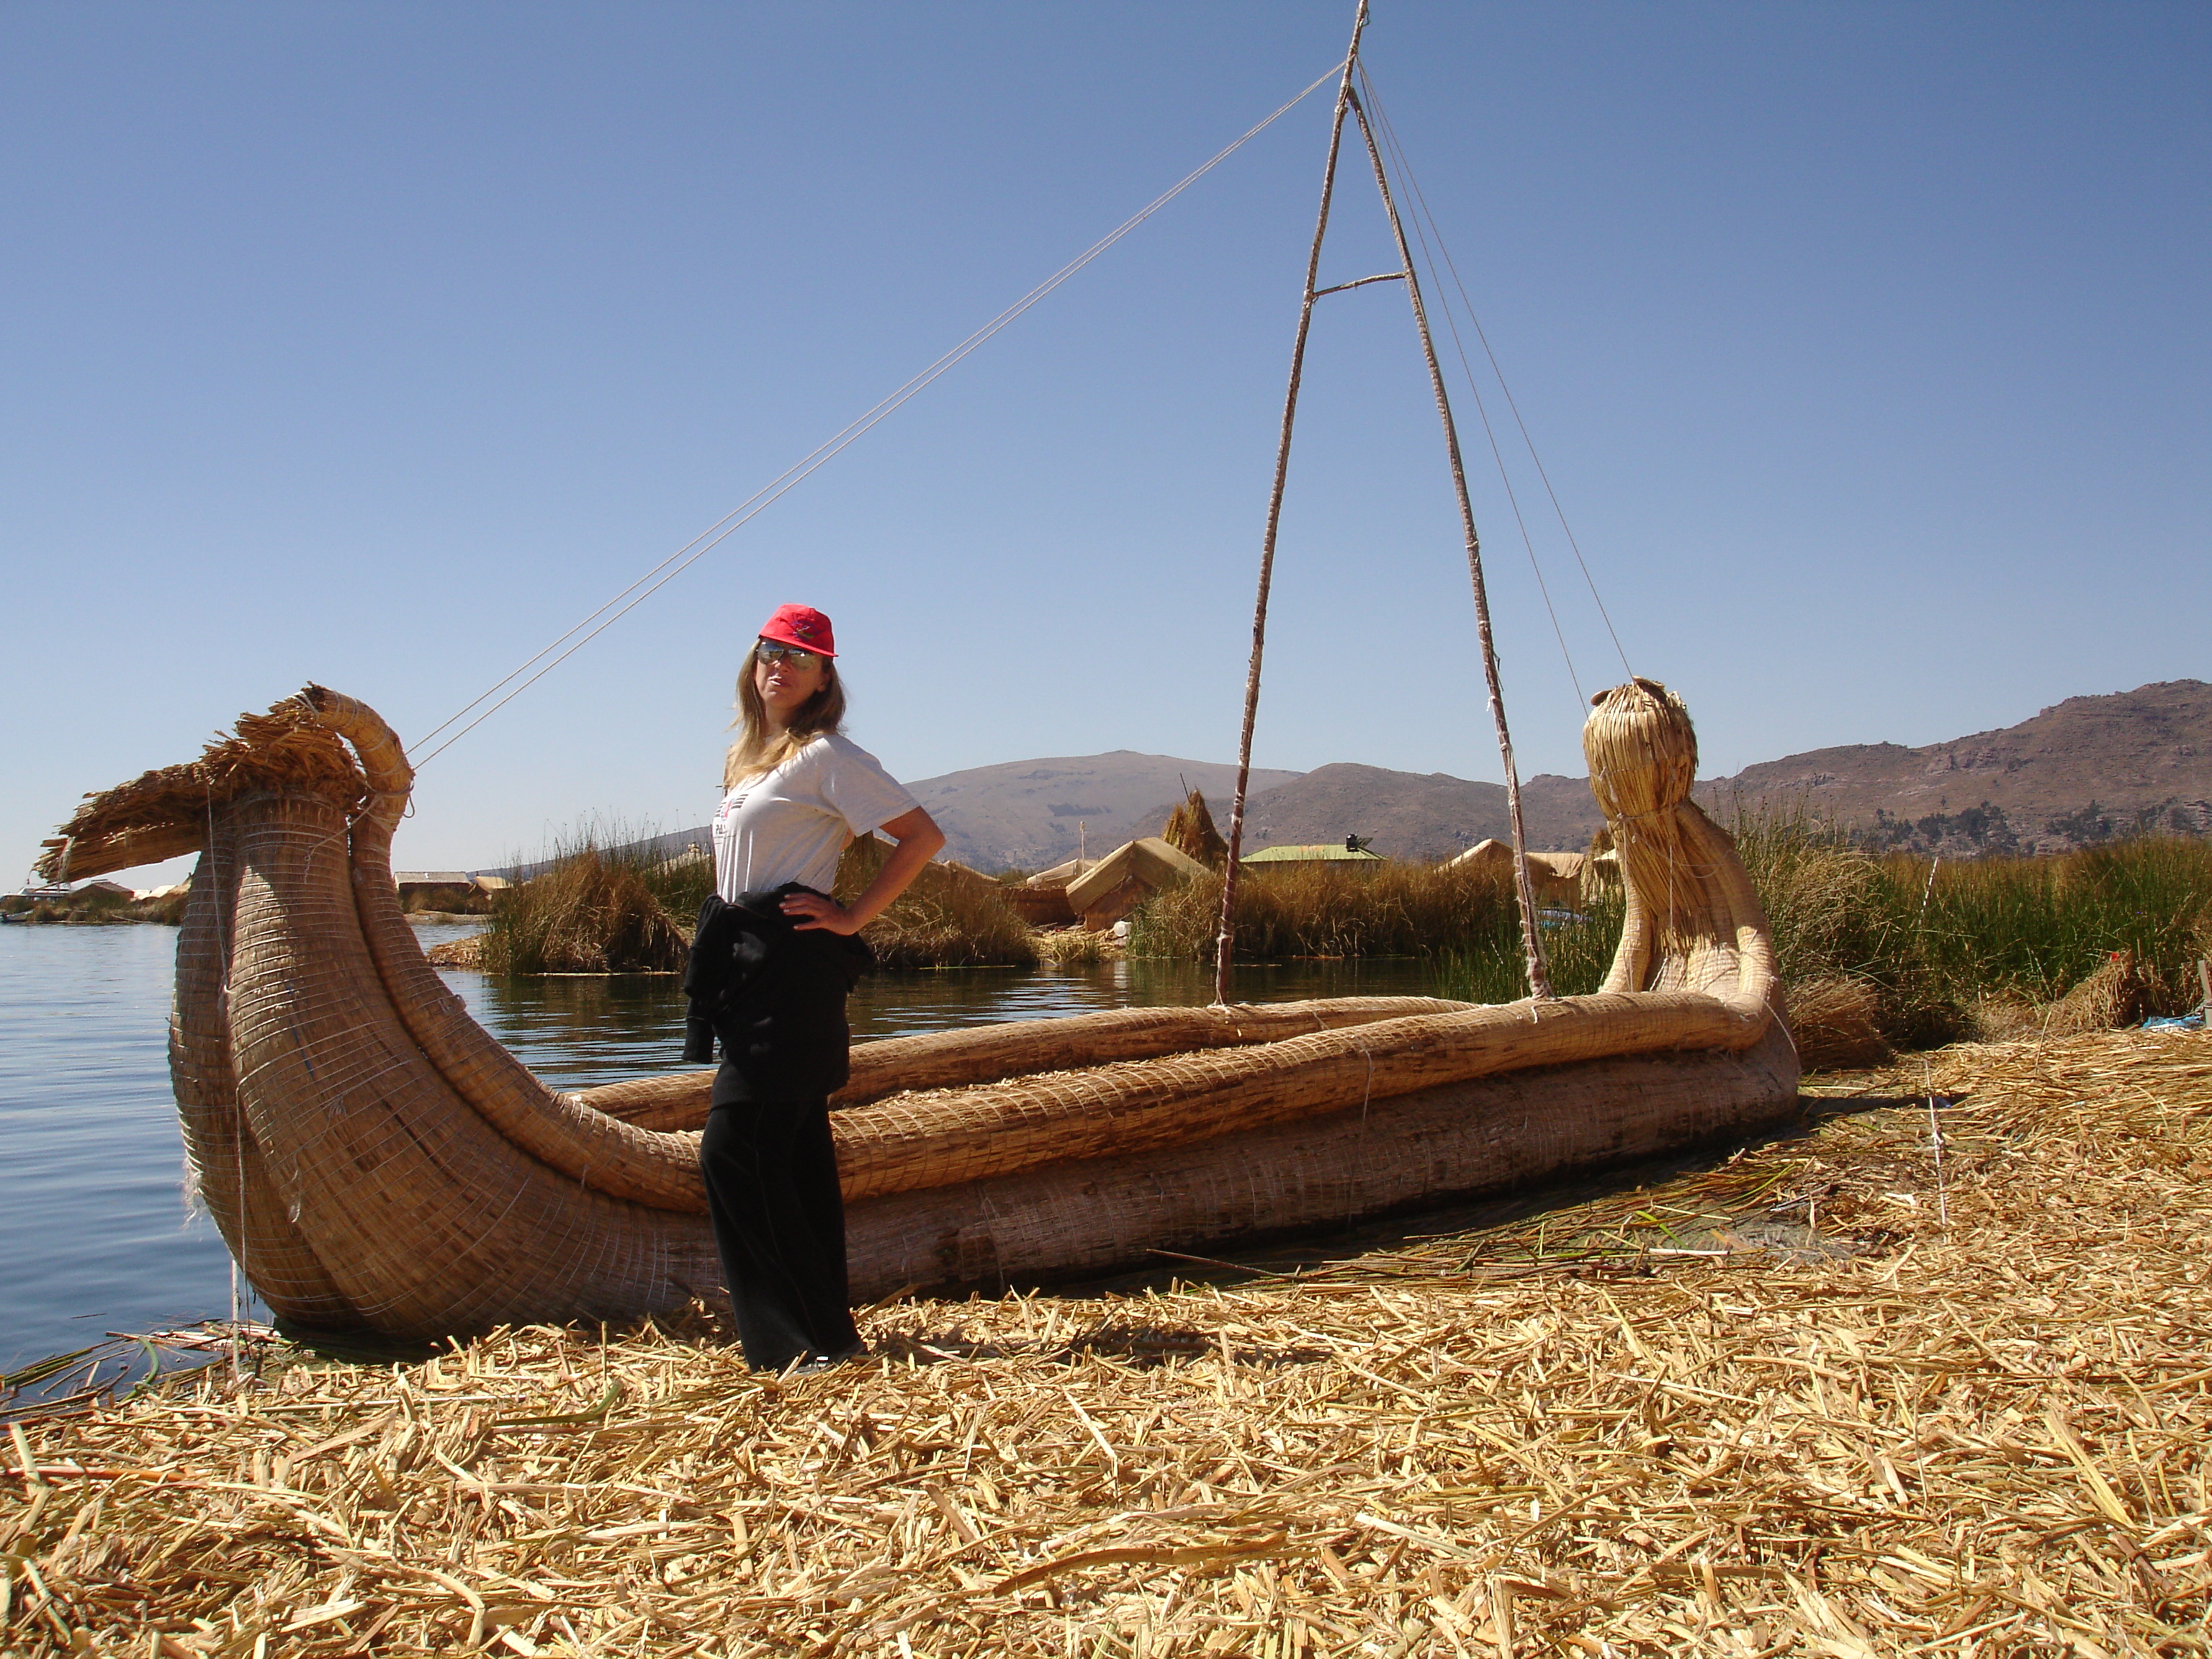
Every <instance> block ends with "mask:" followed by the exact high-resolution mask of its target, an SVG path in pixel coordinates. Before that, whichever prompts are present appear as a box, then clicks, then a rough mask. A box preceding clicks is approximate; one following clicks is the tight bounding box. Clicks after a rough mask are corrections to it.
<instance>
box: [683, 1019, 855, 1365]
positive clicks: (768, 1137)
mask: <svg viewBox="0 0 2212 1659" xmlns="http://www.w3.org/2000/svg"><path fill="white" fill-rule="evenodd" d="M728 1085H735V1075H734V1073H732V1069H731V1067H730V1066H729V1064H728V1062H726V1061H725V1062H724V1063H723V1066H722V1069H721V1072H720V1073H719V1074H718V1075H717V1076H716V1078H715V1079H714V1097H713V1098H714V1106H713V1109H712V1110H710V1111H709V1112H708V1114H707V1128H706V1132H705V1133H703V1134H702V1136H701V1137H700V1139H699V1171H700V1173H701V1174H702V1176H705V1177H706V1182H707V1210H708V1216H709V1217H710V1218H711V1219H712V1220H713V1222H714V1243H715V1245H716V1247H717V1248H718V1249H720V1252H721V1256H722V1278H723V1282H724V1283H725V1284H726V1285H728V1286H729V1290H730V1300H731V1301H732V1303H734V1304H736V1307H737V1316H738V1340H739V1341H740V1342H742V1343H743V1344H744V1350H745V1363H746V1364H749V1365H750V1366H751V1367H752V1368H753V1369H754V1370H769V1371H780V1370H782V1369H783V1368H784V1367H785V1366H787V1365H788V1364H791V1362H792V1361H793V1360H794V1359H801V1358H827V1357H829V1356H830V1355H832V1354H841V1353H843V1352H847V1351H848V1350H849V1349H851V1348H854V1347H856V1346H859V1344H860V1332H859V1330H858V1329H857V1328H855V1327H854V1324H853V1312H852V1309H851V1308H850V1306H849V1305H848V1302H847V1289H846V1281H845V1200H844V1195H843V1194H842V1193H841V1192H840V1191H839V1189H838V1186H837V1150H836V1146H835V1145H834V1144H833V1143H832V1142H831V1140H830V1139H829V1100H828V1099H827V1097H823V1096H820V1095H817V1096H815V1097H813V1098H811V1099H806V1100H765V1101H763V1100H730V1099H726V1098H725V1095H726V1092H737V1093H742V1092H743V1090H742V1088H741V1087H736V1086H728Z"/></svg>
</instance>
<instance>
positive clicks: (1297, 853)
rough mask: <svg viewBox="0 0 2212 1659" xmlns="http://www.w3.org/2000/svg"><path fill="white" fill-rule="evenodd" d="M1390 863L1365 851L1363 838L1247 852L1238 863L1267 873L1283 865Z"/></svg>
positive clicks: (1367, 864)
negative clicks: (1316, 845) (1312, 845)
mask: <svg viewBox="0 0 2212 1659" xmlns="http://www.w3.org/2000/svg"><path fill="white" fill-rule="evenodd" d="M1389 861H1390V860H1388V859H1386V858H1384V857H1383V855H1382V854H1380V853H1370V852H1369V851H1368V850H1367V841H1366V838H1365V837H1364V836H1346V837H1345V838H1344V840H1343V842H1342V843H1341V844H1340V843H1338V842H1333V841H1332V842H1322V844H1321V845H1320V846H1318V847H1263V848H1261V849H1260V850H1259V851H1258V852H1256V853H1247V854H1245V855H1244V856H1243V858H1241V859H1239V860H1237V862H1238V863H1239V864H1241V865H1243V866H1244V867H1245V868H1246V869H1248V870H1250V869H1255V868H1257V869H1261V870H1266V869H1269V868H1272V867H1273V866H1277V865H1285V864H1331V865H1348V866H1353V867H1363V866H1364V867H1368V868H1372V867H1373V866H1376V865H1378V864H1388V863H1389Z"/></svg>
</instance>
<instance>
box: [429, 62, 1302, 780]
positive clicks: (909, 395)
mask: <svg viewBox="0 0 2212 1659" xmlns="http://www.w3.org/2000/svg"><path fill="white" fill-rule="evenodd" d="M1344 67H1345V65H1344V64H1342V63H1341V62H1339V63H1335V64H1331V65H1329V67H1328V69H1327V70H1325V71H1323V72H1322V74H1321V75H1319V76H1316V77H1315V78H1314V80H1313V81H1312V82H1310V84H1309V85H1308V86H1307V87H1306V88H1305V89H1304V91H1302V92H1300V93H1299V94H1297V96H1296V97H1295V98H1292V99H1291V100H1289V101H1288V102H1286V103H1285V104H1284V105H1283V106H1281V107H1280V108H1279V109H1277V110H1276V111H1275V112H1273V114H1271V115H1269V116H1267V118H1265V119H1264V120H1261V121H1259V122H1257V123H1255V125H1252V126H1251V127H1250V128H1249V129H1247V130H1246V131H1245V132H1244V134H1243V136H1242V137H1239V138H1238V139H1237V141H1236V142H1235V143H1231V144H1229V145H1227V146H1225V148H1223V149H1220V150H1219V151H1218V152H1217V153H1216V154H1215V155H1213V156H1212V158H1211V159H1209V160H1208V161H1206V162H1205V163H1204V164H1203V165H1201V166H1200V167H1194V168H1193V169H1192V170H1191V171H1190V172H1189V173H1186V174H1185V175H1184V176H1183V177H1182V179H1180V180H1178V181H1177V182H1176V184H1175V185H1173V186H1172V187H1171V188H1170V189H1169V190H1167V191H1163V192H1162V193H1161V194H1160V195H1158V196H1157V197H1154V198H1153V199H1152V201H1151V202H1149V203H1147V204H1146V205H1145V206H1144V207H1142V208H1140V209H1139V210H1137V211H1136V212H1135V213H1133V214H1131V215H1130V216H1129V217H1127V219H1124V220H1123V221H1122V222H1121V223H1120V224H1119V225H1116V226H1115V228H1113V229H1112V230H1110V231H1109V232H1108V233H1107V234H1105V235H1104V236H1102V237H1100V238H1099V239H1098V240H1097V241H1096V242H1093V243H1092V244H1091V246H1089V247H1088V248H1085V250H1084V251H1083V252H1081V253H1079V254H1078V255H1077V256H1076V257H1075V258H1073V259H1071V260H1069V261H1068V262H1067V263H1066V264H1064V265H1062V266H1061V267H1060V269H1059V270H1056V271H1054V272H1053V274H1052V275H1051V276H1048V277H1046V278H1045V280H1044V281H1042V283H1038V284H1037V285H1036V287H1035V288H1033V289H1030V291H1029V292H1028V293H1027V294H1024V295H1022V297H1021V298H1020V299H1018V300H1017V301H1014V303H1013V304H1012V305H1010V306H1008V307H1006V309H1005V310H1004V311H1002V312H1000V313H999V314H998V315H997V316H995V317H994V318H992V319H991V320H990V321H989V322H987V323H986V324H984V325H983V326H982V327H981V328H979V329H977V330H976V331H975V332H974V333H973V334H970V335H969V337H967V338H966V339H964V340H963V341H961V342H960V343H959V344H958V345H956V346H954V347H953V348H952V349H951V350H950V351H948V352H946V353H945V355H944V356H941V357H939V359H938V360H937V361H936V362H933V363H932V364H930V365H929V367H928V368H925V369H923V370H922V371H921V373H920V374H916V375H915V376H914V378H913V379H911V380H908V381H907V382H906V383H905V384H904V385H903V386H900V387H899V388H898V389H897V390H896V391H895V392H891V393H890V394H889V395H888V396H886V397H884V398H883V399H881V400H880V401H879V402H878V403H877V404H874V405H873V406H872V407H871V408H870V409H868V410H866V412H864V413H863V414H861V415H860V416H857V417H855V418H854V420H853V421H852V422H849V423H848V424H847V425H846V426H844V427H842V428H840V429H839V430H838V431H836V433H834V434H832V435H830V436H829V438H827V439H825V440H823V442H822V443H820V444H819V445H817V447H815V448H813V449H812V450H810V451H809V452H808V453H806V454H805V455H804V456H802V457H800V458H799V459H798V460H796V461H794V462H793V463H792V465H789V466H788V467H787V468H785V469H784V470H783V471H781V472H779V473H778V474H777V475H776V476H775V477H773V478H771V479H770V480H769V482H768V483H765V484H763V485H762V486H761V488H760V489H757V490H756V491H754V492H753V494H751V495H749V496H747V497H746V498H745V499H744V501H740V502H739V503H738V505H737V506H736V507H732V509H731V510H730V511H729V512H728V513H726V514H724V515H723V516H722V517H721V518H720V519H718V520H715V521H714V523H713V524H711V525H709V526H708V527H707V528H706V529H705V530H702V532H699V534H698V535H696V536H695V537H693V538H691V539H690V541H688V542H686V543H684V545H683V546H681V547H679V548H678V549H677V550H676V551H675V552H673V553H671V554H670V555H669V556H667V557H666V558H665V559H663V560H662V561H661V562H659V564H657V565H655V566H653V568H652V569H650V570H648V571H647V572H646V573H645V574H643V575H641V576H640V577H639V578H638V579H637V580H635V581H634V582H632V583H631V584H630V585H629V586H628V587H625V588H623V590H622V592H619V593H617V594H616V595H615V596H614V597H613V598H612V599H609V600H608V601H607V602H606V603H605V605H601V606H600V607H599V609H598V610H596V611H592V613H591V614H590V615H589V616H587V617H585V618H584V619H583V620H582V621H581V622H580V623H577V624H576V625H575V626H574V628H571V629H569V630H568V632H567V633H565V634H563V635H561V636H560V637H559V638H558V639H556V640H555V641H552V642H551V643H550V644H549V645H547V646H546V647H544V649H543V650H541V651H539V652H538V653H537V654H536V655H535V656H533V657H531V658H530V659H528V660H527V661H526V662H524V663H522V664H521V665H520V666H518V667H517V668H516V669H515V670H514V671H513V672H512V673H509V674H508V675H507V676H506V677H505V678H502V679H501V680H499V681H497V682H496V683H495V684H492V685H490V686H489V687H487V688H486V689H485V690H483V693H482V694H481V695H479V696H477V697H476V698H474V699H473V700H472V701H471V702H467V703H465V704H463V705H462V706H461V707H460V708H457V709H455V710H454V711H453V713H452V714H449V715H447V717H446V718H445V719H444V720H441V721H440V722H439V723H438V724H437V725H435V726H432V727H431V728H430V729H429V730H428V732H424V733H423V734H422V736H421V737H419V738H416V739H415V740H414V742H413V743H412V744H410V745H409V747H410V749H419V748H421V746H422V744H427V743H428V742H429V741H430V739H431V738H435V737H436V736H437V735H438V734H439V733H440V732H443V731H445V730H446V729H447V727H449V726H453V725H455V724H456V723H457V722H459V720H462V719H464V718H465V716H467V715H468V714H471V713H472V712H473V711H475V710H477V709H478V708H483V705H484V704H486V703H488V702H489V703H490V707H489V708H483V713H482V714H477V717H476V718H475V719H474V720H470V721H469V723H468V724H467V725H465V726H461V728H460V729H459V731H457V732H454V733H453V735H452V736H451V737H449V738H447V739H446V740H445V741H444V742H443V743H441V744H439V745H438V746H437V747H436V748H435V749H431V750H427V751H426V752H424V753H422V754H418V755H416V757H415V765H416V768H417V769H420V768H422V767H423V766H426V765H428V763H430V762H431V761H434V760H435V759H436V758H437V757H439V756H440V755H442V754H444V753H445V752H446V750H448V749H450V748H452V747H453V745H454V744H456V743H459V741H460V740H461V739H462V738H465V737H466V736H467V735H468V734H469V733H470V732H473V731H474V730H476V728H477V726H481V725H483V723H484V721H486V720H489V719H490V718H491V717H492V716H493V715H494V714H497V713H498V712H499V711H500V710H501V709H502V708H505V707H506V706H507V704H508V703H510V702H513V701H514V699H515V698H517V697H519V696H521V695H522V694H523V693H524V692H525V691H526V690H529V689H530V688H531V687H532V686H533V685H535V684H537V683H538V681H539V680H541V679H543V678H545V676H546V675H548V674H550V673H551V672H552V671H554V670H555V669H556V668H558V667H559V666H560V665H562V663H564V662H566V661H567V660H568V659H569V658H570V657H573V656H574V655H575V654H576V653H577V652H579V651H580V650H582V649H583V648H584V647H586V645H588V644H590V643H591V642H592V641H593V640H595V639H597V638H598V637H599V635H601V634H603V633H605V631H606V630H607V629H609V628H611V627H612V626H613V625H614V624H615V623H617V622H619V621H621V620H622V618H623V617H625V616H627V615H629V612H630V611H634V610H635V609H636V608H637V607H638V606H639V605H642V604H643V603H644V602H645V601H646V600H647V599H650V598H652V597H653V594H655V593H656V592H659V590H660V589H661V588H663V587H665V586H667V585H668V584H669V583H670V582H671V581H673V580H675V579H676V578H677V577H678V576H679V575H681V574H683V573H684V571H686V570H688V569H690V568H691V567H692V566H693V565H695V564H696V563H697V562H699V561H700V560H701V559H702V558H704V557H706V556H707V555H708V553H710V552H712V551H713V550H714V549H715V548H716V547H718V546H720V544H722V543H723V542H724V541H726V540H727V539H728V538H730V537H731V536H732V535H734V534H735V533H736V532H738V530H740V529H742V528H743V527H744V526H745V525H746V524H747V523H749V522H750V520H753V519H755V518H757V517H758V516H759V515H760V514H761V513H763V512H764V511H766V510H767V509H768V508H769V507H770V506H772V505H774V504H775V501H778V500H780V499H781V497H782V496H784V495H787V494H789V493H790V491H791V490H792V489H795V488H796V487H797V486H798V485H799V483H802V482H804V481H805V479H806V478H807V477H810V476H811V474H813V473H815V472H817V471H820V469H821V468H822V467H823V466H824V465H827V464H828V463H829V461H831V460H832V459H835V458H836V456H837V455H838V454H840V453H842V452H843V451H844V450H846V449H848V448H849V447H851V446H852V445H853V444H854V443H855V442H857V441H859V440H860V438H862V437H864V436H865V435H866V434H867V433H868V432H869V431H871V430H872V428H875V427H877V426H878V425H880V424H881V423H882V422H884V421H885V420H887V419H889V418H890V416H892V415H894V414H896V413H897V412H898V410H900V409H901V408H902V407H903V406H904V405H905V404H908V403H909V402H911V401H912V400H913V399H914V398H915V397H916V396H918V395H919V394H920V393H921V392H923V391H924V390H925V389H927V387H928V386H930V384H931V383H932V382H933V381H935V380H938V379H939V377H940V376H942V375H943V374H945V373H946V372H947V371H948V370H950V369H951V368H953V367H954V366H955V365H957V363H959V362H961V361H962V360H963V358H966V357H967V356H969V355H970V354H972V353H973V352H975V350H976V349H979V348H980V347H981V346H982V345H983V344H985V343H987V342H988V341H989V340H990V339H991V338H992V337H994V335H996V334H998V333H1000V331H1002V330H1004V329H1005V328H1006V326H1007V325H1010V324H1011V323H1012V322H1013V321H1014V320H1015V319H1017V318H1018V317H1020V316H1021V315H1022V314H1023V313H1024V312H1026V311H1028V310H1030V308H1031V307H1034V306H1035V305H1036V304H1037V303H1038V302H1039V301H1042V300H1043V299H1044V298H1045V297H1046V296H1047V295H1049V294H1051V293H1052V292H1053V291H1054V289H1057V288H1059V287H1060V286H1061V285H1062V284H1063V283H1066V282H1067V281H1068V279H1069V278H1070V277H1073V276H1075V275H1076V274H1077V273H1078V272H1079V271H1081V270H1083V269H1084V268H1085V266H1087V265H1089V264H1091V263H1092V262H1093V261H1095V260H1096V259H1097V258H1099V257H1100V256H1101V255H1102V254H1103V253H1105V252H1107V251H1108V250H1109V249H1110V248H1111V247H1113V246H1114V245H1115V243H1117V242H1119V241H1120V240H1121V239H1122V238H1123V237H1125V236H1127V234H1129V233H1130V232H1131V231H1133V230H1134V229H1136V228H1137V227H1138V226H1139V225H1141V224H1143V223H1144V222H1145V221H1146V220H1147V219H1149V218H1151V217H1152V216H1153V215H1154V214H1156V213H1158V211H1159V210H1161V209H1162V208H1164V207H1165V206H1167V204H1169V203H1170V202H1172V201H1174V200H1175V198H1176V197H1178V196H1180V195H1182V193H1183V191H1187V190H1188V189H1189V188H1190V187H1191V186H1192V185H1194V184H1196V183H1197V182H1198V181H1199V180H1200V179H1203V178H1204V177H1206V174H1207V173H1211V172H1212V171H1213V170H1214V168H1216V167H1219V166H1220V165H1221V164H1222V163H1223V162H1224V161H1227V160H1228V159H1229V158H1230V157H1231V156H1232V155H1235V154H1236V153H1237V151H1238V150H1240V149H1243V148H1244V146H1245V145H1247V144H1249V143H1251V142H1252V140H1253V139H1255V138H1256V137H1259V136H1260V135H1261V133H1263V132H1265V131H1267V129H1268V128H1269V127H1271V126H1273V125H1274V124H1275V123H1276V122H1278V121H1279V120H1280V119H1282V118H1283V117H1284V116H1285V115H1287V114H1289V113H1290V112H1291V111H1292V110H1293V109H1295V108H1297V106H1299V105H1300V104H1302V103H1304V101H1305V100H1306V99H1307V98H1308V97H1309V96H1310V95H1311V94H1313V93H1314V92H1316V91H1317V90H1319V89H1320V88H1322V86H1324V85H1326V84H1327V83H1328V80H1329V78H1330V77H1331V76H1338V75H1340V74H1341V73H1342V72H1343V70H1344ZM563 647H565V648H563ZM556 653H557V654H556ZM549 658H550V661H549V660H547V659H549ZM541 665H542V666H541ZM532 669H536V672H535V673H532ZM525 676H527V677H528V678H524V677H525ZM518 681H520V684H517V682H518ZM510 687H512V688H513V689H512V690H509V689H508V688H510ZM502 691H504V692H505V693H506V695H505V696H500V694H501V692H502ZM494 698H497V699H498V700H497V701H496V702H493V701H492V700H493V699H494Z"/></svg>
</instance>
